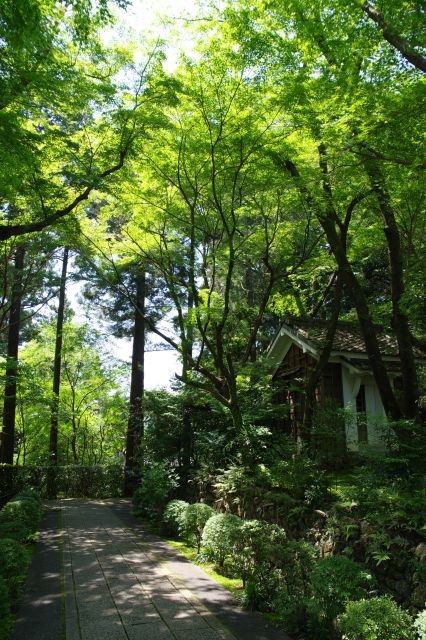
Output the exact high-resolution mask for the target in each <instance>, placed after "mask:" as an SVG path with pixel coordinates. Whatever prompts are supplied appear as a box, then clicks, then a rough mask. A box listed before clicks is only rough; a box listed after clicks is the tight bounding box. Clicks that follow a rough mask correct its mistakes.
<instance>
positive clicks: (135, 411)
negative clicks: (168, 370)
mask: <svg viewBox="0 0 426 640" xmlns="http://www.w3.org/2000/svg"><path fill="white" fill-rule="evenodd" d="M145 288H146V275H145V272H144V271H143V272H141V273H139V274H138V275H137V278H136V300H135V303H136V304H135V318H134V325H133V351H132V373H131V382H130V402H129V419H128V423H127V436H126V459H125V470H126V475H125V483H124V492H125V494H126V495H130V494H131V493H132V492H133V491H134V488H135V486H134V473H135V471H136V469H137V466H138V461H139V460H138V457H139V447H140V443H141V439H142V437H143V396H144V365H145Z"/></svg>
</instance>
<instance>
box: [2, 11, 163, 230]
mask: <svg viewBox="0 0 426 640" xmlns="http://www.w3.org/2000/svg"><path fill="white" fill-rule="evenodd" d="M117 4H118V5H120V6H125V5H126V4H127V2H126V0H117ZM14 5H15V3H11V2H9V1H7V2H6V3H4V4H3V5H2V7H3V11H2V14H1V15H0V36H1V37H2V41H3V42H6V43H7V44H8V45H10V46H9V48H8V55H7V56H5V57H4V58H3V59H2V84H3V85H4V86H3V91H2V92H1V95H2V98H3V103H2V105H0V106H1V107H2V108H1V109H0V122H1V125H2V126H1V131H3V132H7V133H6V135H2V134H1V133H0V136H1V138H0V142H1V143H2V147H3V156H4V161H5V162H4V167H7V170H6V171H3V172H0V206H1V212H2V221H1V224H0V239H1V240H6V239H8V238H11V237H14V236H18V235H22V234H27V233H37V232H40V231H41V230H42V229H44V228H46V227H48V226H50V225H53V224H55V223H57V222H58V221H61V220H62V219H63V218H66V217H70V214H71V213H72V212H75V211H76V210H77V208H78V207H79V205H80V204H81V203H84V202H85V201H86V200H87V199H88V198H89V196H90V194H91V193H92V192H93V191H94V190H95V189H103V188H106V187H107V186H108V185H110V184H111V179H112V176H113V175H114V174H116V173H117V172H118V171H120V170H121V169H122V168H123V166H124V163H125V160H126V157H127V155H128V154H129V152H130V150H131V148H132V145H133V144H134V142H135V140H136V138H138V136H140V135H141V136H144V135H146V133H147V131H148V130H149V128H150V125H149V124H148V121H151V124H152V119H153V118H152V116H153V111H154V110H155V109H154V108H153V106H154V104H155V103H156V102H159V101H161V100H162V99H163V98H164V96H165V95H166V94H168V93H169V87H167V86H166V85H167V83H166V82H165V80H164V77H163V80H164V82H163V83H162V84H161V82H157V84H156V86H155V87H154V85H153V84H152V83H151V81H150V79H151V77H152V75H153V73H152V72H153V71H155V75H156V77H157V79H158V76H159V75H160V73H159V72H160V59H161V52H160V51H159V49H154V51H152V52H151V53H150V54H148V56H147V60H146V61H145V62H144V63H143V64H142V66H141V67H140V69H139V70H137V69H136V68H135V67H134V66H133V62H132V54H131V52H130V49H129V48H128V49H127V50H126V48H125V47H115V48H113V47H109V48H107V47H106V46H105V45H103V44H101V41H100V39H99V28H100V26H101V25H102V24H103V23H105V21H106V20H108V19H109V18H110V17H111V16H110V13H109V10H108V3H107V1H106V0H105V1H104V0H103V1H102V2H100V3H98V5H97V7H96V8H93V5H92V3H91V2H90V1H88V0H84V1H82V2H78V3H74V4H73V5H72V7H68V5H67V3H66V2H63V3H54V2H50V0H49V1H48V2H45V3H42V4H40V3H39V2H37V1H36V0H25V3H24V6H23V7H22V9H23V11H24V12H25V19H23V18H22V13H21V11H15V10H14ZM119 72H121V73H122V75H123V76H124V75H125V74H127V77H128V78H130V82H129V83H127V84H126V83H124V82H122V83H121V85H120V86H119V85H118V83H117V74H118V73H119ZM148 94H149V95H148ZM142 103H144V107H142ZM11 176H12V179H11Z"/></svg>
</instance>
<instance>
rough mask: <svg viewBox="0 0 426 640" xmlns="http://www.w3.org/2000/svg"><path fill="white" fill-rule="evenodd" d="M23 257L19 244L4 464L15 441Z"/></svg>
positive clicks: (11, 319)
mask: <svg viewBox="0 0 426 640" xmlns="http://www.w3.org/2000/svg"><path fill="white" fill-rule="evenodd" d="M24 257H25V247H24V246H23V245H21V246H19V247H17V248H16V251H15V257H14V266H15V273H14V277H13V286H12V299H11V306H10V314H9V329H8V337H7V361H6V384H5V389H4V409H3V433H2V443H1V455H0V461H1V462H3V463H6V464H13V451H14V443H15V415H16V386H17V374H18V346H19V330H20V316H21V302H22V278H23V270H24Z"/></svg>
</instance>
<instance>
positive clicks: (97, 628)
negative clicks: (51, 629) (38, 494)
mask: <svg viewBox="0 0 426 640" xmlns="http://www.w3.org/2000/svg"><path fill="white" fill-rule="evenodd" d="M61 508H62V526H63V542H64V586H65V611H66V638H67V640H232V639H233V638H234V639H235V637H236V636H235V635H234V634H233V633H232V632H231V631H230V630H228V629H226V627H225V626H224V625H223V624H222V623H221V621H220V620H219V618H218V617H217V616H216V615H214V614H213V613H212V612H211V611H210V610H209V608H208V607H207V606H206V605H205V604H204V603H203V602H202V601H201V600H200V599H199V598H197V597H196V596H195V595H194V593H192V591H191V590H190V589H188V587H187V585H186V584H185V583H184V582H182V581H181V580H179V579H177V577H176V575H175V574H174V573H173V571H172V570H171V569H170V567H168V565H167V564H164V563H163V562H161V561H160V560H159V558H158V557H156V556H155V555H153V554H152V552H151V551H150V550H149V549H148V548H147V547H146V546H144V545H143V543H142V542H141V541H140V539H139V538H138V536H137V535H136V534H135V532H134V531H133V530H132V529H130V528H128V527H126V526H125V525H124V524H123V522H122V521H121V520H120V519H119V518H118V517H117V515H115V514H114V513H113V511H112V510H111V509H109V508H108V506H107V505H106V504H105V503H104V502H103V501H94V500H91V501H81V500H63V501H61ZM242 640H243V638H242Z"/></svg>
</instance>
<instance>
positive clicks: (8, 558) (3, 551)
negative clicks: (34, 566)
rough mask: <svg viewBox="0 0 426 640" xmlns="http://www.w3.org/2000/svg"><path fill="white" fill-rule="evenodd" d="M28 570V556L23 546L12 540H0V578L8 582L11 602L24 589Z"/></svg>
mask: <svg viewBox="0 0 426 640" xmlns="http://www.w3.org/2000/svg"><path fill="white" fill-rule="evenodd" d="M27 569H28V554H27V552H26V549H25V548H24V547H23V545H21V544H19V542H16V540H11V539H10V538H0V576H2V577H3V578H4V580H5V581H6V584H7V587H8V589H9V595H10V599H11V601H13V600H15V599H16V598H17V597H18V595H19V593H20V591H21V588H22V584H23V582H24V580H25V576H26V573H27Z"/></svg>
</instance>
